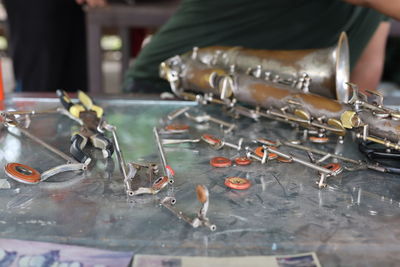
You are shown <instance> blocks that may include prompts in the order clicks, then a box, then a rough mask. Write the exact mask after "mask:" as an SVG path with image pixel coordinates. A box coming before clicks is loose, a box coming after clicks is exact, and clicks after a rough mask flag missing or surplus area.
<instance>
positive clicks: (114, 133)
mask: <svg viewBox="0 0 400 267" xmlns="http://www.w3.org/2000/svg"><path fill="white" fill-rule="evenodd" d="M100 127H101V128H102V129H105V130H107V131H109V132H111V133H112V136H113V141H114V147H115V152H116V153H117V160H118V163H119V167H120V169H121V172H122V175H123V177H124V184H125V185H126V184H127V182H128V180H129V179H131V178H130V177H128V175H127V172H126V162H125V158H124V154H123V153H122V150H121V147H120V145H119V141H118V136H117V128H116V127H115V126H114V125H111V124H109V123H107V122H106V121H105V120H102V121H101V124H100ZM125 189H126V190H128V188H125Z"/></svg>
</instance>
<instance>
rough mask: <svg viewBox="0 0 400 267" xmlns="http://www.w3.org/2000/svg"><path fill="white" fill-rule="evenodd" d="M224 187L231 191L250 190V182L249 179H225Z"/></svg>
mask: <svg viewBox="0 0 400 267" xmlns="http://www.w3.org/2000/svg"><path fill="white" fill-rule="evenodd" d="M225 185H226V186H227V187H229V188H232V189H237V190H246V189H248V188H250V186H251V182H250V180H249V179H246V178H241V177H236V176H235V177H228V178H226V179H225Z"/></svg>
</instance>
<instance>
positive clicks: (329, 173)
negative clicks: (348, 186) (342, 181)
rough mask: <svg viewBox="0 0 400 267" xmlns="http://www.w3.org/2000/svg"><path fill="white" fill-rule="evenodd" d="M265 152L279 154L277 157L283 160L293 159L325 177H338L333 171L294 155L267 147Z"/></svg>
mask: <svg viewBox="0 0 400 267" xmlns="http://www.w3.org/2000/svg"><path fill="white" fill-rule="evenodd" d="M265 150H266V151H268V152H270V153H274V154H277V155H278V156H280V157H283V158H286V159H291V160H293V161H294V162H297V163H299V164H302V165H304V166H306V167H309V168H312V169H314V170H317V171H320V172H321V173H323V174H324V175H328V176H335V175H336V173H335V172H333V171H332V170H329V169H326V168H324V167H322V166H319V165H317V164H314V163H310V162H308V161H306V160H303V159H301V158H298V157H294V156H292V155H289V154H286V153H283V152H280V151H278V150H277V149H276V148H272V147H265Z"/></svg>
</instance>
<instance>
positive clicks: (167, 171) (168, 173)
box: [153, 127, 175, 184]
mask: <svg viewBox="0 0 400 267" xmlns="http://www.w3.org/2000/svg"><path fill="white" fill-rule="evenodd" d="M153 133H154V137H155V139H156V144H157V147H158V152H159V155H160V159H161V165H162V168H163V171H164V176H167V177H168V179H169V183H171V184H172V183H174V180H173V176H174V174H175V172H174V171H173V169H172V168H171V166H169V165H168V162H167V159H166V157H165V152H164V147H163V145H162V142H161V139H160V136H159V135H158V131H157V128H156V127H154V128H153Z"/></svg>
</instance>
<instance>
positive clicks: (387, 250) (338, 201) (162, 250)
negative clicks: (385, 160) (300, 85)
mask: <svg viewBox="0 0 400 267" xmlns="http://www.w3.org/2000/svg"><path fill="white" fill-rule="evenodd" d="M97 104H98V105H100V106H101V107H103V108H104V109H105V118H106V120H107V121H108V122H109V123H110V124H112V125H115V126H116V127H117V134H118V137H119V141H120V145H121V149H122V151H123V154H124V157H125V160H126V161H127V162H155V163H160V156H159V153H158V149H157V145H156V142H155V138H154V135H153V132H152V130H153V127H154V126H157V127H158V128H159V129H162V128H163V127H164V126H165V125H168V124H171V123H174V124H187V125H189V126H190V129H189V132H187V133H183V134H161V138H162V139H167V138H171V139H172V138H173V139H197V138H199V137H200V136H201V135H202V134H211V135H214V136H218V137H220V138H224V140H225V141H227V142H230V143H237V142H238V140H239V138H243V139H244V145H243V147H245V146H248V147H250V148H251V149H254V148H256V147H257V146H259V145H257V144H256V143H255V142H254V140H255V139H257V138H267V139H270V140H277V139H279V140H281V141H283V140H295V139H296V140H301V139H302V138H303V137H304V132H303V131H302V130H301V129H298V128H297V127H294V126H292V125H289V124H286V123H283V122H276V121H271V120H267V119H263V120H261V121H259V122H255V121H253V120H251V119H249V118H243V117H241V118H234V117H232V116H230V115H229V114H227V113H225V112H223V111H222V110H221V108H220V107H216V106H203V105H197V104H196V103H194V102H184V101H158V100H131V99H99V100H97ZM186 106H187V107H189V108H190V109H189V111H188V112H189V113H190V114H197V115H202V114H204V113H207V114H209V115H211V116H214V117H216V118H219V119H222V120H224V121H227V122H230V123H234V124H235V125H236V129H235V130H234V131H232V132H230V133H225V132H224V129H221V128H220V127H219V126H218V125H217V124H215V123H212V122H209V123H195V122H194V121H191V120H189V119H188V118H186V117H185V116H183V115H182V116H179V117H178V118H176V119H175V120H174V121H172V122H171V121H168V119H167V114H168V113H170V112H172V111H174V110H177V109H180V108H182V107H186ZM57 107H60V104H59V103H58V101H57V100H56V99H50V98H40V99H39V98H14V99H10V100H9V101H8V102H7V103H6V108H7V110H10V109H16V110H37V111H40V110H49V109H55V108H57ZM28 130H29V131H30V132H31V133H33V134H35V135H36V136H38V137H40V138H41V139H42V140H44V141H46V142H47V143H49V144H51V145H53V146H55V147H57V148H59V149H60V150H62V151H63V152H65V153H69V146H70V144H71V143H70V138H71V134H72V133H73V132H74V131H77V130H79V125H78V124H77V123H76V122H74V121H73V120H71V119H70V118H68V117H66V116H63V115H61V114H58V113H54V114H47V115H40V116H39V115H38V116H33V117H32V121H31V126H30V127H29V129H28ZM0 138H1V143H0V155H1V163H0V164H1V165H0V166H1V167H2V168H3V167H4V166H5V165H6V164H7V163H10V162H18V163H22V164H25V165H28V166H30V167H32V168H34V169H36V170H38V171H39V172H41V173H42V172H44V171H45V170H48V169H50V168H52V167H54V166H57V165H60V164H64V163H65V160H64V159H62V158H60V157H58V156H57V155H55V154H53V153H52V152H50V151H48V150H46V149H45V148H44V147H42V146H41V145H39V144H37V143H35V142H32V140H30V139H28V138H26V137H23V136H21V133H20V132H19V131H18V129H10V130H8V129H6V128H2V130H1V135H0ZM303 144H305V145H307V146H311V147H314V148H317V149H320V150H325V151H328V152H331V153H333V152H335V153H339V154H342V155H344V156H346V157H350V158H354V159H362V158H363V157H362V155H360V153H359V152H358V150H357V141H356V139H355V138H353V137H352V136H351V135H348V136H346V138H345V139H344V142H339V140H338V139H337V137H332V138H330V140H329V143H327V144H324V145H317V144H313V143H310V142H309V141H307V140H305V141H304V140H303ZM164 149H165V153H166V157H167V160H168V162H169V164H170V165H171V166H172V167H173V169H174V170H175V173H176V174H175V183H174V184H173V185H170V186H168V187H167V188H165V189H164V190H162V191H160V193H159V194H156V195H142V196H134V197H128V196H127V195H126V193H125V189H124V184H123V175H122V173H121V171H120V170H119V168H118V162H117V160H116V156H115V155H114V156H113V157H112V159H111V160H105V159H102V158H101V157H100V153H99V151H98V150H96V149H89V152H90V153H91V155H93V157H94V158H97V159H94V160H93V161H92V162H91V164H90V165H89V168H88V170H87V171H85V172H66V173H62V174H59V175H57V176H54V177H52V178H50V179H49V180H47V181H46V182H41V183H39V184H36V185H26V184H21V183H17V182H15V181H12V180H10V179H7V181H8V182H9V183H10V185H11V188H8V189H7V188H5V189H0V214H1V215H0V237H1V238H16V239H23V240H36V241H47V242H56V243H63V244H74V245H84V246H90V247H98V248H107V249H113V250H123V251H129V250H130V251H133V252H134V254H161V255H186V256H210V257H211V256H218V257H220V256H225V257H227V256H256V255H282V254H292V253H302V252H310V251H315V252H316V253H317V255H318V257H319V259H320V261H321V263H322V265H324V266H336V265H362V266H374V265H377V264H381V265H385V266H390V265H396V263H397V260H398V255H397V252H398V251H400V241H399V237H400V229H399V227H398V223H399V222H400V190H399V188H400V180H399V176H396V175H391V174H382V173H378V172H375V171H371V170H360V171H353V172H350V171H346V170H344V171H343V172H342V173H341V174H340V175H338V176H336V177H332V178H329V179H328V186H327V187H326V188H324V189H318V187H317V186H316V181H317V180H318V177H319V175H318V171H315V170H313V169H310V168H306V167H304V166H303V165H300V164H298V163H282V162H278V161H277V160H271V161H268V162H267V163H266V164H261V163H259V162H257V161H253V162H252V163H251V165H249V166H238V165H236V164H233V165H232V166H230V167H226V168H216V167H213V166H211V165H210V159H211V158H213V157H217V156H221V157H226V158H229V159H234V158H236V157H239V156H244V155H245V153H244V152H243V149H242V150H241V151H238V150H236V149H233V148H229V147H226V146H225V147H223V148H222V149H219V150H215V149H213V148H212V147H210V145H208V144H206V143H205V142H194V143H187V144H178V145H164ZM279 149H280V150H281V151H284V152H285V153H289V154H291V155H294V156H296V157H299V158H302V159H305V160H308V157H307V154H306V153H305V152H304V151H301V150H295V149H293V148H290V147H285V146H282V147H279ZM315 156H316V157H317V158H319V157H321V156H319V155H315ZM331 162H332V158H330V159H329V160H327V161H324V162H323V163H321V164H322V165H323V164H328V163H331ZM339 162H340V161H339ZM344 165H348V163H345V164H344ZM227 177H243V178H247V179H248V180H250V182H251V187H250V188H249V189H247V190H235V189H230V188H228V187H227V186H225V185H224V180H225V178H227ZM6 178H7V176H6V174H5V173H4V171H2V175H1V176H0V179H6ZM135 179H138V180H139V181H140V182H141V183H142V184H146V183H148V181H147V180H146V179H147V177H146V175H145V174H143V173H140V176H139V177H138V178H135ZM198 184H203V185H205V186H207V188H208V190H209V194H210V205H209V210H208V214H207V216H208V218H209V219H210V222H212V223H213V224H215V225H216V226H217V230H216V231H214V232H211V231H210V230H209V229H208V228H205V227H199V228H196V229H194V228H192V227H191V226H190V225H189V224H187V223H185V222H184V221H182V220H179V219H178V217H177V216H175V215H174V214H173V213H171V212H170V211H169V210H167V209H166V208H164V207H163V206H162V205H160V201H161V200H162V199H163V198H164V197H166V196H173V197H174V198H175V199H176V204H175V207H176V208H177V209H179V210H180V211H182V212H183V213H184V214H186V215H187V216H189V217H191V218H193V217H195V216H196V213H197V212H198V210H199V208H200V206H201V204H200V203H199V202H198V200H197V197H196V191H195V188H196V185H198Z"/></svg>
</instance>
